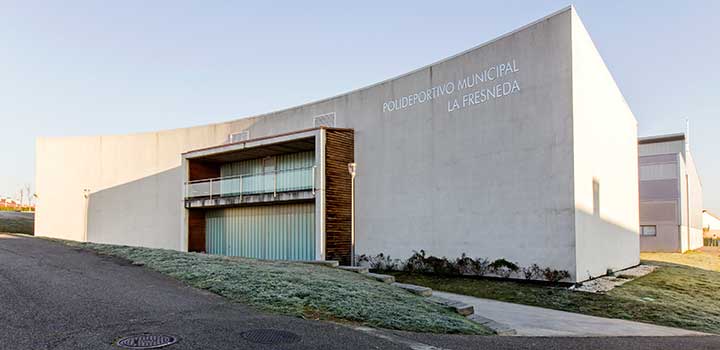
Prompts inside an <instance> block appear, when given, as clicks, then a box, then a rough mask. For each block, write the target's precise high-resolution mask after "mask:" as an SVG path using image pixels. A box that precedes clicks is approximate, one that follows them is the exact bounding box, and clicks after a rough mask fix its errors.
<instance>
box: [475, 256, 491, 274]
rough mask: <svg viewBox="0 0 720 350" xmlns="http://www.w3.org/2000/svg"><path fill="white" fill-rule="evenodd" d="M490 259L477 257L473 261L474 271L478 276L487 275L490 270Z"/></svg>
mask: <svg viewBox="0 0 720 350" xmlns="http://www.w3.org/2000/svg"><path fill="white" fill-rule="evenodd" d="M490 270H491V268H490V260H488V259H486V258H476V259H475V260H473V261H472V273H473V274H474V275H477V276H480V277H482V276H485V275H487V274H488V272H490Z"/></svg>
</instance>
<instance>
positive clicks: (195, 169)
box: [188, 160, 220, 181]
mask: <svg viewBox="0 0 720 350" xmlns="http://www.w3.org/2000/svg"><path fill="white" fill-rule="evenodd" d="M216 177H220V165H218V164H213V163H209V162H203V161H200V160H190V161H189V162H188V180H189V181H195V180H204V179H214V178H216Z"/></svg>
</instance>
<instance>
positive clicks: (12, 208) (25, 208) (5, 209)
mask: <svg viewBox="0 0 720 350" xmlns="http://www.w3.org/2000/svg"><path fill="white" fill-rule="evenodd" d="M0 211H30V212H34V211H35V207H20V206H17V207H0Z"/></svg>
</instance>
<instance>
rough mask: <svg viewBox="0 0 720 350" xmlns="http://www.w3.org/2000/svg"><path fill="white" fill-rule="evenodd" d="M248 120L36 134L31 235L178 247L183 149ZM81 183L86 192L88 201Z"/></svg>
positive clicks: (217, 138) (215, 139)
mask: <svg viewBox="0 0 720 350" xmlns="http://www.w3.org/2000/svg"><path fill="white" fill-rule="evenodd" d="M251 122H252V120H244V121H241V122H236V123H234V124H229V123H223V124H216V125H210V126H202V127H195V128H187V129H175V130H167V131H160V132H151V133H141V134H132V135H117V136H93V137H69V138H39V139H38V140H37V155H36V158H37V176H36V184H37V193H38V200H37V204H38V212H37V214H36V229H35V233H36V235H38V236H48V237H57V238H64V239H71V240H78V241H83V240H86V239H87V240H88V241H91V242H99V243H113V244H126V245H135V246H147V247H157V248H172V249H183V246H182V242H183V241H182V239H181V234H182V233H181V232H182V230H181V224H182V222H183V217H182V213H183V204H182V180H183V170H182V167H181V162H182V159H181V154H182V153H183V152H186V151H189V150H192V149H197V148H201V147H207V146H213V145H216V144H219V143H222V142H223V141H224V140H225V138H226V137H227V134H228V133H229V132H231V131H232V130H240V129H242V128H245V127H247V126H248V125H250V124H251ZM84 189H89V190H90V191H91V192H90V195H89V198H88V199H87V200H86V199H85V198H84V197H83V190H84ZM86 217H87V237H85V222H86V221H85V218H86Z"/></svg>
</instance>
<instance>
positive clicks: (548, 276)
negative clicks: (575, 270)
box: [543, 267, 570, 283]
mask: <svg viewBox="0 0 720 350" xmlns="http://www.w3.org/2000/svg"><path fill="white" fill-rule="evenodd" d="M543 277H545V280H547V281H548V282H553V283H557V282H560V281H562V280H564V279H566V278H570V273H569V272H567V270H554V269H551V268H549V267H546V268H545V270H543Z"/></svg>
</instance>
